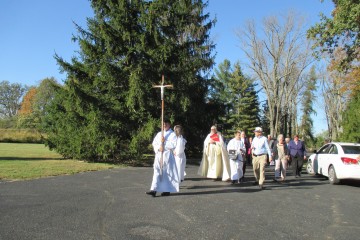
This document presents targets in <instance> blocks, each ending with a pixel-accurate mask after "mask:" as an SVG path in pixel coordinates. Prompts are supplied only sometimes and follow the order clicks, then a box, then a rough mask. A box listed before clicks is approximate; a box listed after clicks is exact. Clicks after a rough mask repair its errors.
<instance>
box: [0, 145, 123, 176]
mask: <svg viewBox="0 0 360 240" xmlns="http://www.w3.org/2000/svg"><path fill="white" fill-rule="evenodd" d="M114 167H119V165H114V164H107V163H87V162H83V161H78V160H68V159H63V158H62V156H61V155H59V154H57V153H56V152H53V151H50V150H49V149H48V148H46V147H45V145H43V144H28V143H0V180H28V179H35V178H42V177H49V176H58V175H65V174H75V173H79V172H85V171H97V170H103V169H109V168H114Z"/></svg>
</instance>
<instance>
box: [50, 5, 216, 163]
mask: <svg viewBox="0 0 360 240" xmlns="http://www.w3.org/2000/svg"><path fill="white" fill-rule="evenodd" d="M91 5H92V8H93V9H94V13H95V16H94V17H93V18H89V19H88V24H87V25H88V29H83V28H81V27H79V26H77V29H78V32H79V35H78V36H75V37H74V40H76V41H78V43H79V45H80V55H79V56H78V57H74V58H73V59H72V61H71V63H69V62H66V61H64V60H63V59H62V58H61V57H59V56H56V59H57V61H58V63H59V65H60V66H61V68H62V70H63V71H65V72H66V73H67V76H68V77H67V80H66V81H65V84H64V86H63V87H59V88H58V89H57V92H58V94H57V96H56V98H55V99H54V101H53V102H52V107H51V108H50V110H49V111H50V112H49V114H48V118H47V125H46V130H47V133H48V141H47V144H48V145H49V146H50V147H52V148H55V149H57V150H58V151H59V152H60V153H62V154H64V155H65V156H68V157H74V158H82V159H87V160H108V159H120V158H121V157H122V156H127V155H128V154H132V155H134V154H140V153H143V152H144V151H146V150H147V149H148V146H149V143H150V142H151V140H152V137H153V136H154V134H155V132H156V131H157V130H158V128H160V123H159V122H160V121H159V116H160V96H159V92H158V91H157V90H156V89H154V88H153V87H152V86H153V85H154V84H158V83H159V82H160V80H161V75H162V74H164V76H165V82H166V83H171V84H173V85H174V90H169V91H166V93H165V98H166V102H165V114H166V117H167V118H170V119H171V120H172V121H173V122H174V123H180V124H182V125H184V126H185V129H186V132H187V138H188V141H189V142H191V143H192V144H191V145H192V146H194V145H196V144H198V143H200V142H201V141H202V140H200V138H201V137H202V136H203V135H204V127H206V128H208V126H206V125H205V124H204V121H205V120H206V119H205V118H204V116H208V115H209V114H210V113H209V112H207V110H208V109H209V108H210V109H211V106H210V107H209V106H208V105H206V103H205V98H206V94H207V82H208V81H207V80H206V79H205V78H204V73H207V71H208V70H209V69H210V68H211V67H212V65H213V56H212V55H211V51H212V50H213V48H214V45H213V44H212V42H211V41H210V40H209V31H210V29H211V27H212V26H213V24H214V21H213V20H209V15H208V14H204V13H203V10H204V8H205V7H206V5H207V3H203V2H202V1H201V0H179V1H172V0H154V1H145V0H132V1H128V0H121V1H120V0H119V1H111V0H96V1H95V0H93V1H91ZM191 145H190V146H191Z"/></svg>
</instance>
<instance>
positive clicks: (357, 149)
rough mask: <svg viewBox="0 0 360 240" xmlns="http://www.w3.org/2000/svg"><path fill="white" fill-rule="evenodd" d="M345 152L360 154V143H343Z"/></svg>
mask: <svg viewBox="0 0 360 240" xmlns="http://www.w3.org/2000/svg"><path fill="white" fill-rule="evenodd" d="M341 147H342V148H343V150H344V153H345V154H360V145H358V146H350V145H342V146H341Z"/></svg>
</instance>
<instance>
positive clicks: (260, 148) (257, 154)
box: [251, 127, 272, 190]
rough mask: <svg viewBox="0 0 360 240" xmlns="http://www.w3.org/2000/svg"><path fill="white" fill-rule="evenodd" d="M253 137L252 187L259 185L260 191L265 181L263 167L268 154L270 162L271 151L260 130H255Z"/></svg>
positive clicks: (259, 128) (258, 128)
mask: <svg viewBox="0 0 360 240" xmlns="http://www.w3.org/2000/svg"><path fill="white" fill-rule="evenodd" d="M254 133H255V137H254V139H253V141H252V143H251V149H252V154H253V160H252V161H253V170H254V176H255V179H256V182H255V183H254V185H257V184H259V188H260V190H262V189H263V188H264V186H263V185H264V181H265V165H266V158H267V154H269V161H270V162H272V156H271V150H270V148H269V144H268V141H267V138H266V137H264V136H263V135H262V128H261V127H256V128H255V131H254Z"/></svg>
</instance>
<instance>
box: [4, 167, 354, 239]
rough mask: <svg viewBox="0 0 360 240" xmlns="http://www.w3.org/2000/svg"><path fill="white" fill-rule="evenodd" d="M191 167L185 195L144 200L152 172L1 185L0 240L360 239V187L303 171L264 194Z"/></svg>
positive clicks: (249, 174) (140, 170)
mask: <svg viewBox="0 0 360 240" xmlns="http://www.w3.org/2000/svg"><path fill="white" fill-rule="evenodd" d="M197 168H198V166H196V165H188V166H187V168H186V172H187V178H186V180H185V182H183V184H182V185H181V189H180V192H179V193H177V194H172V195H171V196H169V197H161V196H159V197H155V198H153V197H151V196H147V195H145V191H147V190H148V189H149V187H150V183H151V179H152V168H146V167H143V168H125V169H112V170H105V171H99V172H87V173H80V174H76V175H70V176H59V177H51V178H44V179H37V180H31V181H20V182H1V183H0V239H4V240H10V239H77V240H78V239H84V240H85V239H86V240H88V239H358V235H359V233H360V218H359V216H358V214H359V213H360V204H359V196H360V188H359V187H360V183H359V182H358V181H348V182H346V183H345V184H343V185H338V186H332V185H329V184H328V183H327V179H326V178H323V177H313V176H308V175H306V174H303V177H302V178H300V179H292V178H289V181H288V182H287V183H284V184H279V183H276V182H272V180H271V179H272V176H273V171H272V169H270V168H268V169H267V180H266V184H265V186H266V189H265V190H263V191H260V190H259V189H258V187H257V186H253V185H252V181H253V180H254V178H253V174H252V171H251V169H250V168H248V170H247V174H246V177H247V182H245V183H242V184H237V185H231V184H230V183H228V182H221V181H212V180H209V179H203V178H201V177H200V176H198V175H197V174H196V172H197Z"/></svg>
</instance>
